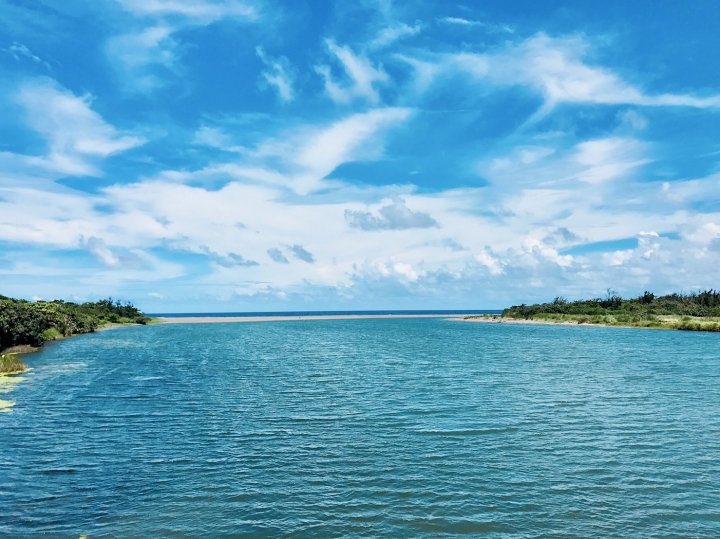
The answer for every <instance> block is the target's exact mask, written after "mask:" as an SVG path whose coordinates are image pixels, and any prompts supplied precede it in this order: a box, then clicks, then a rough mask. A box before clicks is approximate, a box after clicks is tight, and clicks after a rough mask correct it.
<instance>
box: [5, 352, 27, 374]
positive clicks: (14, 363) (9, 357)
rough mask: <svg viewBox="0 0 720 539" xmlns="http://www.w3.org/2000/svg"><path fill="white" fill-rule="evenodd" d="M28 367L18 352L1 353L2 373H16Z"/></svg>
mask: <svg viewBox="0 0 720 539" xmlns="http://www.w3.org/2000/svg"><path fill="white" fill-rule="evenodd" d="M26 368H27V367H26V366H25V364H24V363H23V362H22V361H21V360H20V358H19V357H18V356H17V354H0V374H16V373H19V372H23V371H24V370H25V369H26Z"/></svg>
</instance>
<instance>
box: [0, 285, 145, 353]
mask: <svg viewBox="0 0 720 539" xmlns="http://www.w3.org/2000/svg"><path fill="white" fill-rule="evenodd" d="M149 320H150V319H149V318H148V317H147V316H145V315H144V314H143V313H142V312H140V310H139V309H137V308H136V307H134V306H133V305H132V304H131V303H125V304H122V303H121V302H119V301H116V302H113V300H112V299H106V300H100V301H97V302H91V303H82V304H77V303H71V302H65V301H37V302H35V303H29V302H27V301H24V300H15V299H10V298H7V297H5V296H0V350H5V349H6V348H10V347H11V346H17V345H23V344H27V345H30V346H41V345H42V344H43V343H44V342H45V335H44V332H45V331H46V330H49V329H54V330H57V332H58V333H60V334H62V335H63V336H65V337H69V336H71V335H77V334H80V333H91V332H93V331H95V330H96V329H97V328H98V327H100V326H102V325H103V324H106V323H136V324H147V323H148V322H149Z"/></svg>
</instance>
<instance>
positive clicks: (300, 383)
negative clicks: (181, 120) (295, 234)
mask: <svg viewBox="0 0 720 539" xmlns="http://www.w3.org/2000/svg"><path fill="white" fill-rule="evenodd" d="M719 345H720V335H715V334H703V333H684V332H672V331H653V330H638V329H620V328H597V327H563V326H530V325H527V326H520V325H509V324H480V323H464V322H453V321H448V320H443V319H393V320H323V321H308V320H299V321H286V322H270V323H235V324H233V323H227V324H196V325H171V324H166V325H156V326H148V327H129V328H121V329H116V330H110V331H103V332H99V333H96V334H92V335H87V336H82V337H78V338H74V339H71V340H67V341H64V342H58V343H51V344H50V345H49V346H48V347H47V348H46V349H45V350H44V351H43V352H41V353H39V354H36V355H34V356H30V357H28V358H27V362H28V363H29V364H30V365H31V366H32V367H33V368H34V370H33V371H32V372H31V373H29V374H27V375H25V376H24V378H25V379H24V380H23V381H22V382H20V383H18V384H16V385H15V386H14V387H13V389H12V392H11V393H9V394H7V395H3V398H4V399H11V400H12V401H13V402H15V406H14V407H13V409H12V411H11V413H3V414H0V536H4V537H13V538H15V537H39V536H42V537H78V536H79V535H81V534H87V535H89V536H90V537H208V538H209V537H240V536H258V537H279V536H285V537H437V536H443V535H445V536H449V535H462V534H464V535H468V536H485V537H504V536H506V535H507V536H512V537H663V538H665V537H719V536H720V346H719Z"/></svg>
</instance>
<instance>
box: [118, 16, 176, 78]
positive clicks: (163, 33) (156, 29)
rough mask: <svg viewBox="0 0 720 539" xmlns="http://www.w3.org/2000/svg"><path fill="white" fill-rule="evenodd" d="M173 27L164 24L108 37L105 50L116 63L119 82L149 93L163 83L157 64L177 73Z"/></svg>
mask: <svg viewBox="0 0 720 539" xmlns="http://www.w3.org/2000/svg"><path fill="white" fill-rule="evenodd" d="M174 31H175V28H173V27H171V26H168V25H166V24H161V25H158V26H151V27H148V28H145V29H143V30H141V31H139V32H134V33H129V34H124V35H120V36H116V37H113V38H111V39H110V40H109V41H108V43H107V52H108V54H109V55H110V57H111V58H112V59H113V60H114V61H115V62H116V66H117V68H118V70H119V73H120V75H121V77H122V81H123V85H124V86H126V87H127V88H130V89H132V90H135V91H138V92H149V91H151V90H154V89H155V88H157V87H158V86H161V85H162V84H163V82H164V80H165V79H164V77H163V76H162V73H159V72H157V69H156V68H157V66H161V67H162V68H163V69H165V70H167V71H171V72H177V55H176V51H177V48H178V42H177V41H176V40H175V39H173V37H172V33H173V32H174Z"/></svg>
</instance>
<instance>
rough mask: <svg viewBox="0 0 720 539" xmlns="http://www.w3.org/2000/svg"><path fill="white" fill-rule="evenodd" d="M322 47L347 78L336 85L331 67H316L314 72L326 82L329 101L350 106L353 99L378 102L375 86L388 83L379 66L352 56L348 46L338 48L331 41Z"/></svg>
mask: <svg viewBox="0 0 720 539" xmlns="http://www.w3.org/2000/svg"><path fill="white" fill-rule="evenodd" d="M325 45H326V46H327V49H328V51H329V52H330V54H332V55H333V56H334V57H335V59H336V60H337V61H338V62H339V63H340V65H341V66H342V68H343V70H344V71H345V75H346V77H345V79H346V80H345V81H344V82H337V81H336V80H335V78H334V77H333V75H332V71H331V69H330V66H328V65H320V66H316V67H315V71H316V72H317V73H318V74H320V75H321V76H322V78H323V79H324V81H325V91H326V92H327V94H328V95H329V96H330V99H332V100H333V101H335V102H336V103H349V102H350V101H352V100H354V99H366V100H367V101H369V102H370V103H377V102H378V101H379V100H380V94H379V93H378V91H377V88H376V85H378V84H383V83H385V82H387V81H388V80H389V77H388V75H387V73H385V71H383V69H382V66H381V67H379V68H376V67H374V66H373V65H372V62H371V61H370V60H369V59H368V58H367V57H366V56H363V55H359V54H355V53H354V52H353V51H352V50H351V49H350V47H347V46H346V47H341V46H339V45H337V44H336V43H335V41H333V40H332V39H327V40H325Z"/></svg>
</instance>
